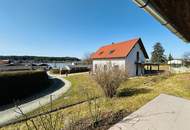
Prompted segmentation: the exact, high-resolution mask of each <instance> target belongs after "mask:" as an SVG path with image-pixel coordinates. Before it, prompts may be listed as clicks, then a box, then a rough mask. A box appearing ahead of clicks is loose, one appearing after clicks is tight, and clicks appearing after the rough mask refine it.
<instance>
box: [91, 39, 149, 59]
mask: <svg viewBox="0 0 190 130" xmlns="http://www.w3.org/2000/svg"><path fill="white" fill-rule="evenodd" d="M137 43H139V45H140V47H141V49H142V51H143V53H144V55H145V57H146V58H148V55H147V53H146V50H145V48H144V45H143V43H142V41H141V39H140V38H136V39H132V40H129V41H124V42H119V43H114V44H111V45H106V46H103V47H101V48H99V49H98V51H96V52H95V53H94V54H93V55H92V56H91V58H92V59H109V58H122V57H126V56H128V55H129V53H130V52H131V50H132V49H133V48H134V46H135V45H136V44H137Z"/></svg>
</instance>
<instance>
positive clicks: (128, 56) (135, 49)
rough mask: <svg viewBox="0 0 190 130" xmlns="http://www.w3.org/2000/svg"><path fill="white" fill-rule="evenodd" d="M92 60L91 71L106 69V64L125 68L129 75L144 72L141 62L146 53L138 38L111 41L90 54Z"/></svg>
mask: <svg viewBox="0 0 190 130" xmlns="http://www.w3.org/2000/svg"><path fill="white" fill-rule="evenodd" d="M91 58H92V60H93V68H92V69H93V70H92V71H93V73H95V72H96V71H97V70H98V68H103V69H107V67H108V66H111V67H113V68H119V69H123V70H127V72H128V74H129V76H138V75H143V74H144V66H143V63H144V62H145V60H146V59H147V58H148V54H147V52H146V50H145V48H144V45H143V43H142V41H141V39H140V38H138V39H132V40H129V41H124V42H119V43H112V44H111V45H106V46H103V47H101V48H99V49H98V50H97V51H96V52H95V53H94V54H92V56H91Z"/></svg>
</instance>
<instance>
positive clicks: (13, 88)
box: [0, 71, 50, 105]
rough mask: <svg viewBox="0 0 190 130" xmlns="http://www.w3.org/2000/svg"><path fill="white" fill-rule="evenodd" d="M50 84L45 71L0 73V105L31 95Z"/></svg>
mask: <svg viewBox="0 0 190 130" xmlns="http://www.w3.org/2000/svg"><path fill="white" fill-rule="evenodd" d="M49 85H50V80H49V79H48V75H47V73H46V72H45V71H15V72H1V73H0V105H5V104H7V103H12V102H13V101H17V100H20V99H23V98H26V97H28V96H31V95H33V94H34V93H37V92H39V91H41V90H43V89H45V88H47V87H48V86H49Z"/></svg>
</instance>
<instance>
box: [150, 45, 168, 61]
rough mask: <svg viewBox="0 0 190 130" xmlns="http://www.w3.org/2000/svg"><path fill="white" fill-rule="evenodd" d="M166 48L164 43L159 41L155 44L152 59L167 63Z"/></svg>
mask: <svg viewBox="0 0 190 130" xmlns="http://www.w3.org/2000/svg"><path fill="white" fill-rule="evenodd" d="M164 51H165V50H164V48H163V47H162V45H161V44H160V43H159V42H158V43H156V44H155V45H154V46H153V52H152V57H151V61H152V62H153V63H165V62H166V56H165V55H164Z"/></svg>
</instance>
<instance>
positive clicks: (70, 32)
mask: <svg viewBox="0 0 190 130" xmlns="http://www.w3.org/2000/svg"><path fill="white" fill-rule="evenodd" d="M137 37H140V38H141V39H142V41H143V43H144V46H145V48H146V50H147V52H148V54H149V57H150V55H151V52H152V48H153V45H154V44H155V43H156V42H160V43H161V44H162V45H163V47H164V49H165V54H166V55H168V54H169V53H171V54H172V55H173V57H175V58H180V57H181V56H182V55H183V54H184V52H188V51H190V44H186V43H184V42H183V41H182V40H181V39H179V38H178V37H177V36H175V35H174V34H173V33H171V32H170V31H169V30H167V29H166V28H165V27H164V26H162V25H161V24H160V23H159V22H158V21H157V20H155V19H154V18H153V17H152V16H150V15H149V14H148V13H146V12H145V11H144V10H142V9H140V8H139V7H138V6H137V5H136V4H134V3H133V2H132V0H0V55H35V56H60V57H61V56H74V57H78V58H82V57H83V56H84V55H85V54H86V53H91V52H94V51H96V50H97V49H98V48H99V47H101V46H103V45H107V44H111V43H112V42H120V41H126V40H129V39H133V38H137Z"/></svg>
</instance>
